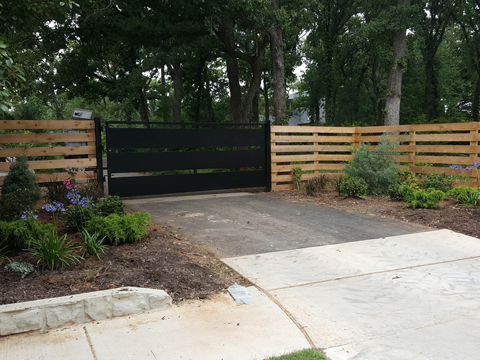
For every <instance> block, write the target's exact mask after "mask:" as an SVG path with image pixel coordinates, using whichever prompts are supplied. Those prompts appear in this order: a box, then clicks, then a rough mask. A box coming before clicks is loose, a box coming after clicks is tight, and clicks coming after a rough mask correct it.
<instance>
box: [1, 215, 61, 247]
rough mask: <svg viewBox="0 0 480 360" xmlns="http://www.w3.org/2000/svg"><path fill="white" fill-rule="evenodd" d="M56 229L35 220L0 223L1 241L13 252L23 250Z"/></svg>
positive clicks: (51, 225)
mask: <svg viewBox="0 0 480 360" xmlns="http://www.w3.org/2000/svg"><path fill="white" fill-rule="evenodd" d="M54 229H55V226H54V225H53V224H44V225H41V224H39V223H38V221H35V220H33V219H32V220H27V221H24V220H17V221H13V222H5V221H0V239H1V240H3V241H4V243H5V245H6V246H7V247H8V248H9V249H12V250H22V249H25V248H28V247H29V246H30V242H31V241H36V240H39V239H40V238H42V237H44V236H46V235H47V234H49V233H50V232H52V231H53V230H54Z"/></svg>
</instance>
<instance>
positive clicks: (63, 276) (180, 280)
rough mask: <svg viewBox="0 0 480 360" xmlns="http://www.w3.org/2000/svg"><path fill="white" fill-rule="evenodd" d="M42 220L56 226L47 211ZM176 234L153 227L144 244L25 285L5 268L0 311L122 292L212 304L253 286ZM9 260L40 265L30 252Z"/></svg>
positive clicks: (111, 250) (72, 237)
mask: <svg viewBox="0 0 480 360" xmlns="http://www.w3.org/2000/svg"><path fill="white" fill-rule="evenodd" d="M38 220H39V222H40V223H51V222H52V221H53V219H52V217H51V215H50V214H49V213H46V212H45V211H43V210H41V211H40V212H39V218H38ZM175 230H178V229H173V228H163V227H160V226H156V225H152V226H150V228H149V230H148V234H147V237H146V238H145V240H143V241H141V242H137V243H130V244H123V245H120V246H109V247H108V250H107V251H106V253H105V254H104V255H103V256H101V258H100V259H98V258H97V257H96V256H94V255H89V254H85V255H84V258H85V259H84V260H82V261H81V262H79V263H78V264H74V265H70V266H66V267H64V268H61V269H59V270H43V271H42V270H41V269H40V268H39V269H38V270H37V271H36V272H35V273H31V274H29V275H27V276H26V277H25V278H24V279H22V278H21V274H20V273H17V272H9V271H5V270H3V266H1V267H0V269H1V270H0V287H1V289H2V291H1V292H0V305H2V304H10V303H16V302H23V301H30V300H38V299H45V298H51V297H58V296H66V295H73V294H79V293H85V292H90V291H97V290H105V289H113V288H117V287H122V286H137V287H145V288H154V289H161V290H165V291H167V292H168V293H169V294H170V295H171V296H172V298H173V300H174V301H175V302H180V301H183V300H185V299H204V298H207V297H208V296H209V295H211V294H215V293H218V292H220V291H224V290H225V289H226V288H227V287H228V286H230V285H232V284H234V283H235V282H237V283H239V284H243V285H248V281H246V280H245V279H244V278H243V277H242V276H240V275H239V274H238V273H236V272H234V271H233V270H231V269H230V268H228V267H227V266H226V265H225V264H223V263H222V262H221V261H220V260H218V259H217V258H216V257H215V256H214V254H212V253H211V252H210V251H209V250H208V249H206V248H204V247H202V246H200V245H196V244H193V243H191V242H190V241H189V240H188V239H186V238H184V237H180V236H179V235H176V234H175ZM58 232H59V235H62V234H64V233H67V231H66V228H65V226H64V224H63V222H62V221H59V223H58ZM68 240H69V241H72V242H73V243H74V244H75V245H78V246H81V245H82V244H83V241H82V234H81V233H68ZM82 253H83V252H82ZM7 255H8V257H9V259H10V260H11V261H26V262H29V263H32V264H35V259H33V258H32V257H31V255H30V254H29V253H26V252H18V253H8V254H7ZM5 264H6V263H4V264H3V265H5Z"/></svg>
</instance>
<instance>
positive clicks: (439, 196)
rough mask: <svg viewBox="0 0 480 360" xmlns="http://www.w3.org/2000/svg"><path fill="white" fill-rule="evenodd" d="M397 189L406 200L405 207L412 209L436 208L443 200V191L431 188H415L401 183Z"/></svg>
mask: <svg viewBox="0 0 480 360" xmlns="http://www.w3.org/2000/svg"><path fill="white" fill-rule="evenodd" d="M398 191H399V193H400V194H401V195H402V197H403V200H404V201H405V202H406V204H407V207H409V208H412V209H416V208H423V209H438V208H439V206H438V203H439V202H441V201H443V200H445V193H444V192H443V191H440V190H435V189H431V188H430V189H427V190H416V189H412V188H411V187H410V186H407V185H401V186H400V188H399V190H398Z"/></svg>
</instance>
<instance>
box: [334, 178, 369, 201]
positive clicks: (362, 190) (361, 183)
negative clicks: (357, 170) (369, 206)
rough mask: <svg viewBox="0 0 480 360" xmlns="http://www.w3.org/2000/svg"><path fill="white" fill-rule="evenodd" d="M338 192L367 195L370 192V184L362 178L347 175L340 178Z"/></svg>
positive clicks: (346, 194)
mask: <svg viewBox="0 0 480 360" xmlns="http://www.w3.org/2000/svg"><path fill="white" fill-rule="evenodd" d="M338 194H339V195H341V196H347V197H350V196H356V197H360V198H362V197H365V196H367V194H368V185H367V183H366V181H365V180H363V179H362V178H354V177H351V176H349V175H345V176H343V177H342V178H340V179H339V183H338Z"/></svg>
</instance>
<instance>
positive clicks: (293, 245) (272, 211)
mask: <svg viewBox="0 0 480 360" xmlns="http://www.w3.org/2000/svg"><path fill="white" fill-rule="evenodd" d="M125 204H126V205H127V206H128V208H129V209H131V210H134V211H146V212H149V213H150V214H151V215H152V220H153V221H154V222H155V223H157V224H159V225H167V226H172V227H173V229H172V231H176V232H177V233H179V234H185V235H188V236H193V237H194V238H195V241H199V242H200V243H202V244H204V245H207V246H209V247H210V248H212V249H215V250H216V251H217V252H218V253H219V254H220V255H221V256H223V257H230V256H240V255H251V254H260V253H267V252H272V251H281V250H291V249H302V248H306V247H312V246H322V245H331V244H340V243H345V242H352V241H359V240H368V239H377V238H383V237H387V236H394V235H403V234H411V233H417V232H423V231H429V230H430V229H429V228H427V227H424V226H420V225H414V224H407V223H403V222H400V221H394V220H388V219H382V218H378V217H374V216H371V215H363V214H357V213H351V212H347V211H344V210H337V209H333V208H328V207H324V206H319V205H315V204H307V203H299V202H291V201H288V200H285V199H279V198H272V197H268V196H265V195H262V194H246V193H233V194H218V195H197V196H182V197H167V198H150V199H135V200H125Z"/></svg>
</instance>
